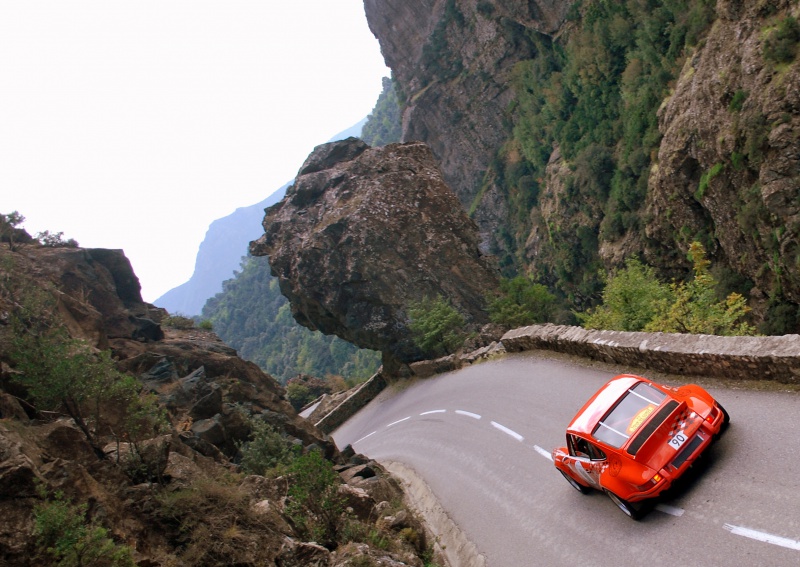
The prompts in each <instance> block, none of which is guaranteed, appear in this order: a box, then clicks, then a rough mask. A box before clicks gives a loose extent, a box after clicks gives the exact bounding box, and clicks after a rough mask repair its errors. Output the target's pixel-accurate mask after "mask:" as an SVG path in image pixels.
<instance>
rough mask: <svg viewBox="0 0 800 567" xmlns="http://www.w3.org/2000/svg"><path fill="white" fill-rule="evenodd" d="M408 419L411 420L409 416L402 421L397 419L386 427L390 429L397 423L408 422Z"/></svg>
mask: <svg viewBox="0 0 800 567" xmlns="http://www.w3.org/2000/svg"><path fill="white" fill-rule="evenodd" d="M409 419H411V416H410V415H409V416H408V417H404V418H403V419H398V420H397V421H393V422H392V423H390V424H389V425H387V426H386V427H391V426H392V425H397V424H398V423H403V422H404V421H408V420H409Z"/></svg>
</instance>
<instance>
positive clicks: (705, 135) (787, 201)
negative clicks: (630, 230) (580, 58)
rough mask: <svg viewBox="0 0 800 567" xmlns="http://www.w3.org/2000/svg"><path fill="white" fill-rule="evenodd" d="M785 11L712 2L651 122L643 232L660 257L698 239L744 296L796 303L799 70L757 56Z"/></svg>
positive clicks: (780, 5)
mask: <svg viewBox="0 0 800 567" xmlns="http://www.w3.org/2000/svg"><path fill="white" fill-rule="evenodd" d="M792 4H793V3H791V2H772V3H770V4H769V5H767V4H762V3H755V2H727V1H724V2H718V3H717V16H718V17H717V21H716V23H715V25H714V26H713V28H712V29H711V30H710V32H709V34H708V36H707V38H706V41H705V44H704V45H703V46H702V48H700V49H698V50H697V52H696V53H695V54H694V55H693V56H692V57H689V58H687V60H686V63H685V65H684V67H683V69H682V71H681V73H680V77H679V79H678V81H677V84H676V86H675V89H674V93H673V94H672V95H671V96H670V97H669V98H668V99H667V100H665V101H664V104H663V107H662V110H661V112H660V114H659V126H660V129H661V131H662V132H663V133H664V137H663V139H662V141H661V145H660V148H659V151H658V163H657V166H656V167H654V168H653V170H652V172H651V175H650V191H649V195H648V217H649V218H650V219H651V220H650V222H649V223H648V225H647V227H646V232H647V236H648V237H649V238H652V239H653V240H655V241H657V242H658V243H659V244H660V245H661V246H662V247H665V248H667V247H670V246H672V245H674V243H675V241H676V240H677V241H678V242H680V243H681V244H684V243H685V240H686V237H687V236H689V235H692V236H693V235H697V234H701V235H707V238H706V241H708V242H711V243H712V245H713V246H714V249H713V250H712V252H713V253H714V255H715V257H716V259H717V260H718V261H720V262H722V263H724V264H725V265H727V266H729V267H730V268H731V269H732V270H733V271H735V272H736V273H739V274H741V275H743V276H745V277H746V278H748V279H749V280H751V281H752V282H753V283H754V284H755V286H756V287H755V289H754V290H753V295H754V297H756V298H759V299H762V300H763V299H765V298H766V297H767V296H768V295H774V292H775V290H781V293H782V294H783V296H784V297H785V298H786V299H788V300H790V301H791V302H792V303H794V304H797V303H800V265H798V262H797V259H798V257H800V256H798V255H799V254H800V248H799V247H798V246H799V243H798V237H799V236H800V201H798V195H799V194H800V86H799V85H800V64H798V61H797V58H794V59H793V60H792V61H784V62H776V61H774V60H771V59H770V58H769V57H768V56H765V54H766V52H767V50H768V48H767V42H766V38H768V37H769V36H770V35H771V34H773V33H775V32H776V28H777V27H778V25H779V24H780V23H781V22H782V21H784V20H785V18H786V17H787V16H788V15H789V13H791V11H792V9H791V6H792ZM794 13H795V16H797V15H798V14H797V5H796V3H794ZM798 33H800V32H798ZM762 303H763V302H762Z"/></svg>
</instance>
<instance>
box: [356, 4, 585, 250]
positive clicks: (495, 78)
mask: <svg viewBox="0 0 800 567" xmlns="http://www.w3.org/2000/svg"><path fill="white" fill-rule="evenodd" d="M571 4H572V2H569V1H567V2H556V1H534V2H514V1H508V0H500V1H493V2H476V1H474V0H457V1H453V0H427V1H425V2H424V3H422V5H420V3H414V4H410V3H408V2H403V1H402V0H365V2H364V8H365V12H366V15H367V21H368V22H369V26H370V29H371V30H372V33H373V34H375V36H376V37H377V38H378V40H379V41H380V45H381V52H382V53H383V56H384V59H385V60H386V64H387V65H388V66H389V67H390V68H391V69H392V74H393V76H394V78H395V81H396V82H397V84H398V85H399V86H398V90H399V91H400V92H401V93H402V97H403V100H404V101H405V107H404V111H403V140H404V141H411V140H420V141H423V142H425V143H426V144H428V145H429V146H430V148H431V150H432V151H433V153H434V154H435V155H436V158H437V160H438V161H439V164H440V166H441V168H442V171H443V172H444V176H445V179H446V181H447V183H448V184H449V185H450V186H451V187H452V189H453V191H455V193H456V194H457V195H458V198H459V200H460V201H461V203H462V205H463V206H464V208H465V209H469V208H470V207H474V205H475V204H477V203H480V204H481V206H479V207H478V210H477V211H476V212H475V215H474V218H475V219H476V221H477V222H478V223H479V225H480V228H481V236H482V246H483V247H484V250H488V249H489V247H490V243H493V244H494V245H497V244H498V242H497V237H496V234H495V232H496V230H497V228H498V225H499V223H501V222H503V221H504V219H505V218H506V216H507V215H508V213H509V211H508V206H509V204H508V203H507V202H506V196H505V195H502V194H499V193H498V192H499V191H500V189H499V188H498V187H495V186H490V187H489V188H488V189H485V188H483V187H482V186H483V182H484V176H485V174H486V172H487V170H488V169H489V165H490V163H491V162H492V160H493V159H494V157H495V154H496V153H497V150H498V149H499V148H500V146H501V145H502V144H503V143H505V142H506V140H508V138H509V137H510V135H511V131H512V128H513V121H512V117H513V112H512V109H511V106H512V105H513V102H514V91H513V88H512V85H511V77H512V73H513V69H514V66H515V65H516V64H517V63H518V62H520V61H522V60H525V59H529V58H531V57H533V56H534V55H535V53H536V51H535V48H534V47H533V46H532V44H531V42H530V41H529V40H528V39H527V38H526V34H527V33H528V30H530V31H532V32H535V33H542V34H555V33H557V32H558V31H559V29H560V27H561V25H562V24H563V22H564V18H565V16H566V13H567V11H568V10H569V7H570V6H571Z"/></svg>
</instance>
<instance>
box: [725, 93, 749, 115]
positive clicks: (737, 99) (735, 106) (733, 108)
mask: <svg viewBox="0 0 800 567" xmlns="http://www.w3.org/2000/svg"><path fill="white" fill-rule="evenodd" d="M749 94H750V93H748V92H747V91H745V90H742V89H739V90H738V91H736V93H735V94H734V95H733V98H732V99H731V103H730V104H729V105H728V111H729V112H740V111H741V110H742V107H743V106H744V101H746V100H747V97H748V96H749Z"/></svg>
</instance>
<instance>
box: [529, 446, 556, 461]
mask: <svg viewBox="0 0 800 567" xmlns="http://www.w3.org/2000/svg"><path fill="white" fill-rule="evenodd" d="M533 450H534V451H536V452H537V453H539V454H540V455H541V456H543V457H544V458H545V459H548V460H550V461H552V460H553V455H551V454H550V451H548V450H547V449H542V448H541V447H539V445H534V446H533Z"/></svg>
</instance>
